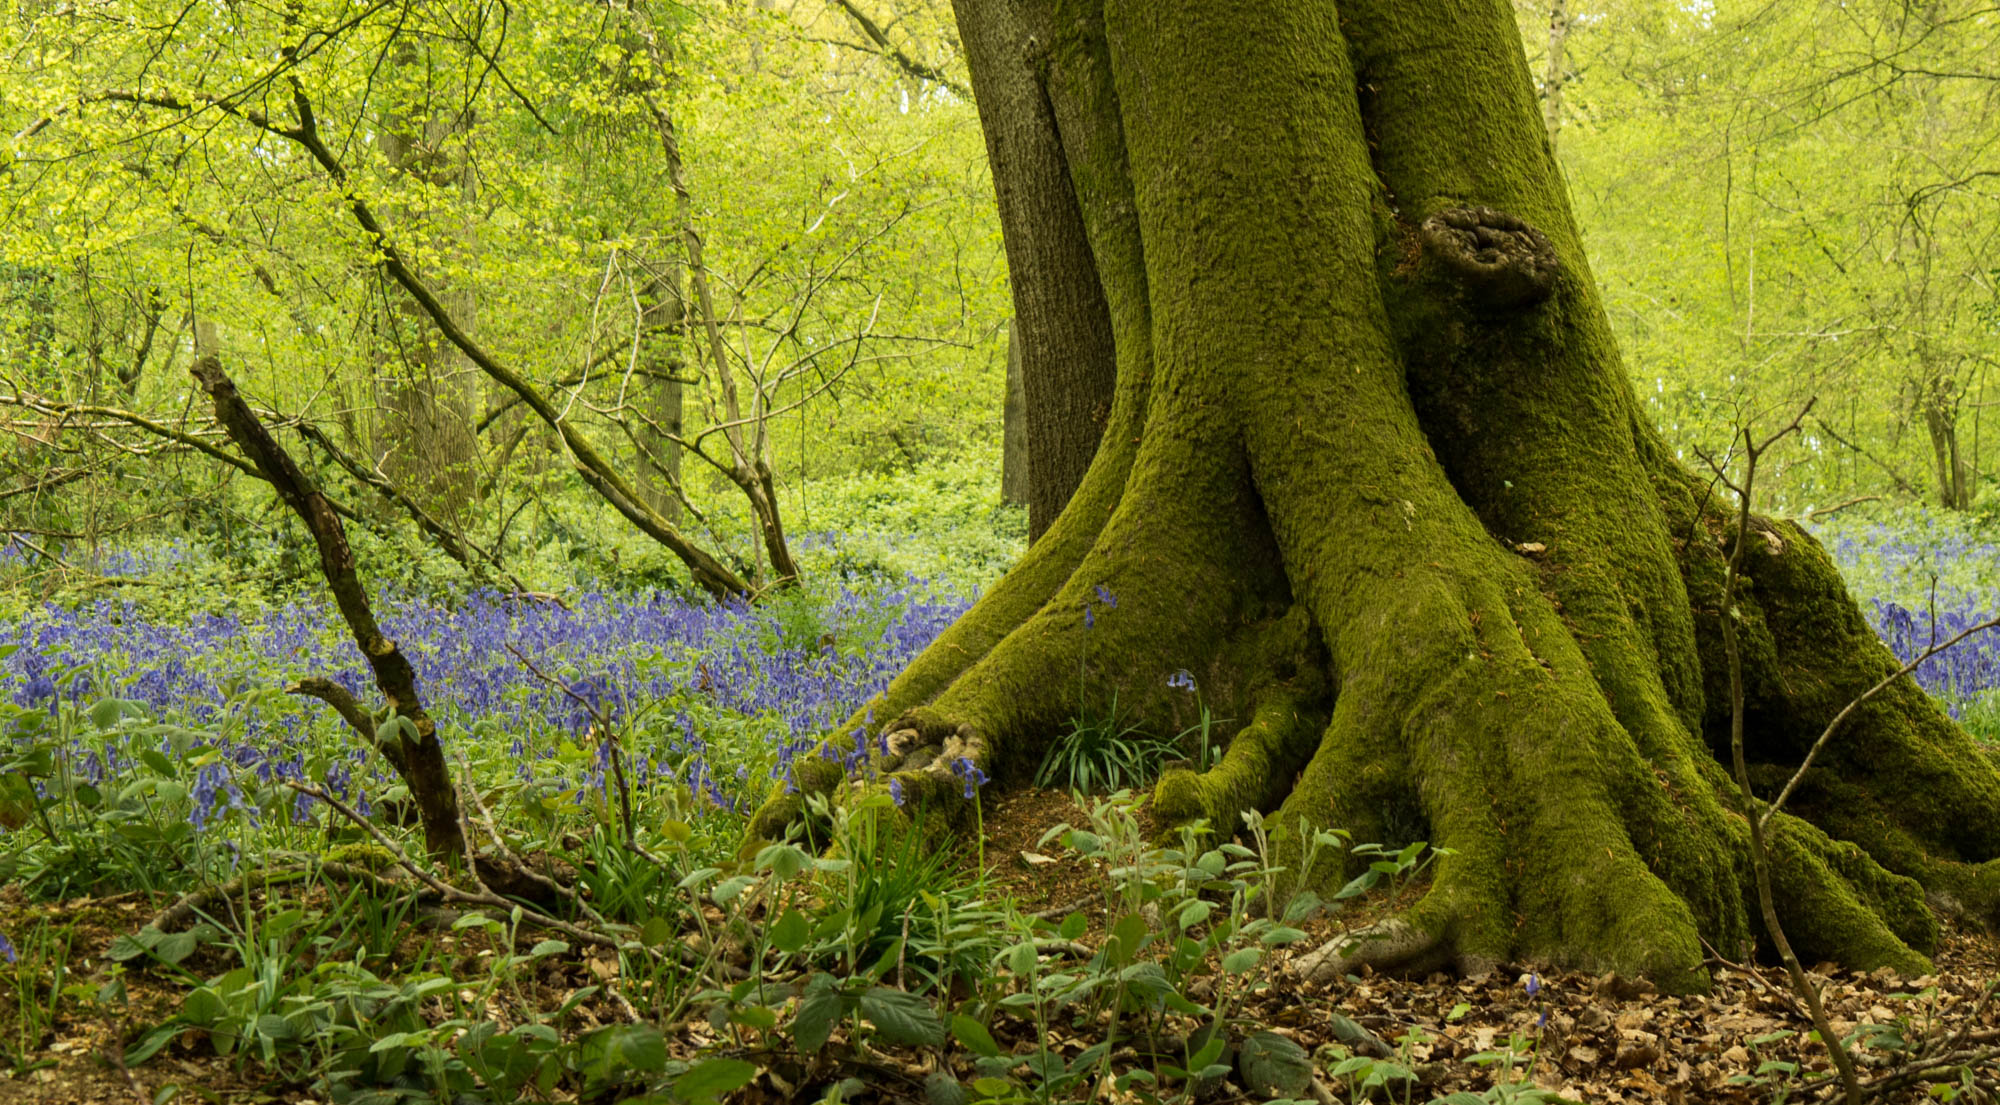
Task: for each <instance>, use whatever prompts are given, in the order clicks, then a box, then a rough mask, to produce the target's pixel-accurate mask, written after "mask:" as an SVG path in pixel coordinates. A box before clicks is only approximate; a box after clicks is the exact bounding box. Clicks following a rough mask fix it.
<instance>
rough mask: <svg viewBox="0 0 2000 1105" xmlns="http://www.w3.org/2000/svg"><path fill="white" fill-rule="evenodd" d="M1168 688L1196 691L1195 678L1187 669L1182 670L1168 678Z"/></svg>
mask: <svg viewBox="0 0 2000 1105" xmlns="http://www.w3.org/2000/svg"><path fill="white" fill-rule="evenodd" d="M1167 686H1169V687H1172V688H1174V689H1175V690H1180V691H1192V690H1194V689H1195V686H1194V676H1193V675H1192V674H1191V673H1189V671H1188V670H1187V669H1186V668H1182V669H1181V670H1179V671H1177V672H1175V673H1173V674H1172V675H1169V676H1167Z"/></svg>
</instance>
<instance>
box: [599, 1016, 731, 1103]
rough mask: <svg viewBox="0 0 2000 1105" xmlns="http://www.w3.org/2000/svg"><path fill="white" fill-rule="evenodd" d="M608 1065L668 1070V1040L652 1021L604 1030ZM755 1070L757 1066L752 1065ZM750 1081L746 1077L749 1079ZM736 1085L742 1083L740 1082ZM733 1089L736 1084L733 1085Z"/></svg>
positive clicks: (613, 1068)
mask: <svg viewBox="0 0 2000 1105" xmlns="http://www.w3.org/2000/svg"><path fill="white" fill-rule="evenodd" d="M602 1044H603V1047H604V1058H605V1060H606V1065H607V1068H608V1069H610V1070H614V1071H622V1070H635V1071H643V1072H645V1073H647V1074H658V1073H659V1072H660V1071H662V1070H664V1069H666V1065H667V1041H666V1039H665V1038H664V1037H662V1036H661V1035H660V1030H659V1029H657V1028H654V1027H653V1026H652V1025H650V1024H627V1025H620V1026H618V1027H617V1028H613V1029H609V1030H607V1031H606V1032H605V1034H604V1037H603V1041H602ZM752 1073H755V1068H752ZM746 1081H747V1079H746ZM737 1085H739V1086H740V1085H742V1083H741V1082H739V1083H737ZM730 1088H731V1089H734V1088H735V1087H733V1086H732V1087H730Z"/></svg>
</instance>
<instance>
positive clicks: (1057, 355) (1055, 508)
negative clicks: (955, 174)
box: [959, 0, 1117, 540]
mask: <svg viewBox="0 0 2000 1105" xmlns="http://www.w3.org/2000/svg"><path fill="white" fill-rule="evenodd" d="M991 15H992V18H982V19H980V20H977V21H968V20H965V19H963V18H961V19H960V21H959V35H960V37H961V39H962V40H963V43H964V46H965V52H966V58H967V61H968V63H969V66H970V68H971V71H972V89H973V95H974V98H975V100H976V101H977V103H978V105H979V119H980V124H981V126H982V127H983V129H984V130H985V132H986V152H987V158H988V160H989V161H990V162H991V164H992V167H993V193H994V198H995V200H996V201H997V202H998V204H999V208H1000V229H1001V234H1002V237H1003V239H1004V241H1005V243H1006V248H1007V267H1008V269H1009V271H1010V272H1012V273H1014V274H1015V278H1014V280H1013V282H1012V283H1013V294H1014V323H1013V326H1012V327H1011V328H1010V331H1009V335H1008V338H1009V340H1010V341H1011V342H1012V343H1013V344H1014V346H1015V348H1016V350H1017V351H1018V356H1019V358H1020V365H1021V368H1020V372H1021V393H1022V402H1023V406H1022V411H1023V422H1024V424H1025V433H1026V438H1027V455H1028V468H1029V475H1028V481H1027V482H1028V536H1029V539H1030V540H1034V539H1037V538H1039V537H1041V535H1042V534H1043V533H1044V532H1046V531H1047V530H1048V528H1049V526H1050V525H1051V524H1052V523H1053V522H1054V521H1055V520H1056V516H1057V515H1059V514H1061V513H1062V509H1063V507H1064V506H1065V505H1067V504H1068V502H1069V499H1070V496H1071V495H1072V494H1074V493H1075V491H1076V488H1077V485H1078V484H1079V483H1081V482H1083V474H1084V471H1085V470H1086V469H1088V468H1089V467H1090V460H1091V458H1092V457H1093V456H1095V455H1096V454H1097V442H1098V439H1099V438H1100V437H1102V436H1103V433H1104V424H1105V421H1106V420H1107V419H1108V418H1109V417H1110V414H1111V395H1112V389H1113V388H1114V386H1115V385H1116V383H1117V361H1116V357H1117V351H1116V350H1115V349H1114V348H1113V345H1112V338H1111V313H1110V309H1109V308H1108V307H1107V306H1106V302H1105V295H1104V289H1103V287H1102V286H1101V285H1100V283H1099V281H1098V277H1097V267H1096V262H1095V261H1094V260H1093V258H1092V257H1091V254H1090V246H1089V244H1088V242H1087V240H1086V236H1085V233H1084V225H1083V214H1082V211H1081V209H1080V208H1079V207H1078V204H1077V198H1076V189H1075V187H1074V186H1073V185H1072V184H1071V181H1070V176H1069V159H1068V157H1067V156H1066V155H1065V153H1064V151H1063V144H1062V136H1061V134H1060V132H1059V131H1058V129H1057V126H1056V118H1055V113H1054V110H1053V108H1052V107H1051V105H1050V102H1049V95H1048V90H1047V88H1046V87H1045V84H1044V81H1045V77H1044V75H1043V72H1042V68H1041V61H1042V60H1043V59H1042V58H1041V57H1040V51H1041V50H1043V49H1044V48H1045V45H1046V44H1047V43H1048V42H1050V41H1051V35H1050V33H1049V28H1047V27H1038V26H1036V23H1037V22H1038V21H1040V20H1042V19H1044V18H1045V14H1044V13H1043V12H1042V11H1041V10H1040V9H1038V8H1036V7H1034V6H1030V5H1024V4H1020V3H1018V2H1016V0H995V2H994V4H993V8H992V12H991ZM1028 274H1032V278H1030V277H1029V275H1028Z"/></svg>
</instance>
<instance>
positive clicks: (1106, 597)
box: [1097, 583, 1118, 610]
mask: <svg viewBox="0 0 2000 1105" xmlns="http://www.w3.org/2000/svg"><path fill="white" fill-rule="evenodd" d="M1097 601H1099V602H1101V603H1103V604H1104V606H1105V609H1107V610H1116V609H1118V596H1117V595H1114V594H1112V593H1111V589H1110V588H1108V587H1106V586H1105V585H1104V584H1102V583H1100V584H1098V585H1097Z"/></svg>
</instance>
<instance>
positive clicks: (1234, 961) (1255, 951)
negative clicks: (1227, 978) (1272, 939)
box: [1222, 948, 1264, 975]
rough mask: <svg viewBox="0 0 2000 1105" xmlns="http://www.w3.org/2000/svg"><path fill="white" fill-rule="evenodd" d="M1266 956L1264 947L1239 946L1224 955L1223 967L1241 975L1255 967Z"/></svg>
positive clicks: (1233, 973) (1231, 972)
mask: <svg viewBox="0 0 2000 1105" xmlns="http://www.w3.org/2000/svg"><path fill="white" fill-rule="evenodd" d="M1263 958H1264V950H1263V949H1262V948H1238V949H1236V950H1235V951H1233V952H1230V953H1229V954H1228V955H1225V956H1223V957H1222V969H1223V970H1225V971H1228V972H1229V973H1230V974H1232V975H1240V974H1242V973H1243V972H1245V971H1247V970H1249V969H1251V968H1252V967H1255V966H1256V965H1257V962H1258V960H1261V959H1263Z"/></svg>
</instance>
